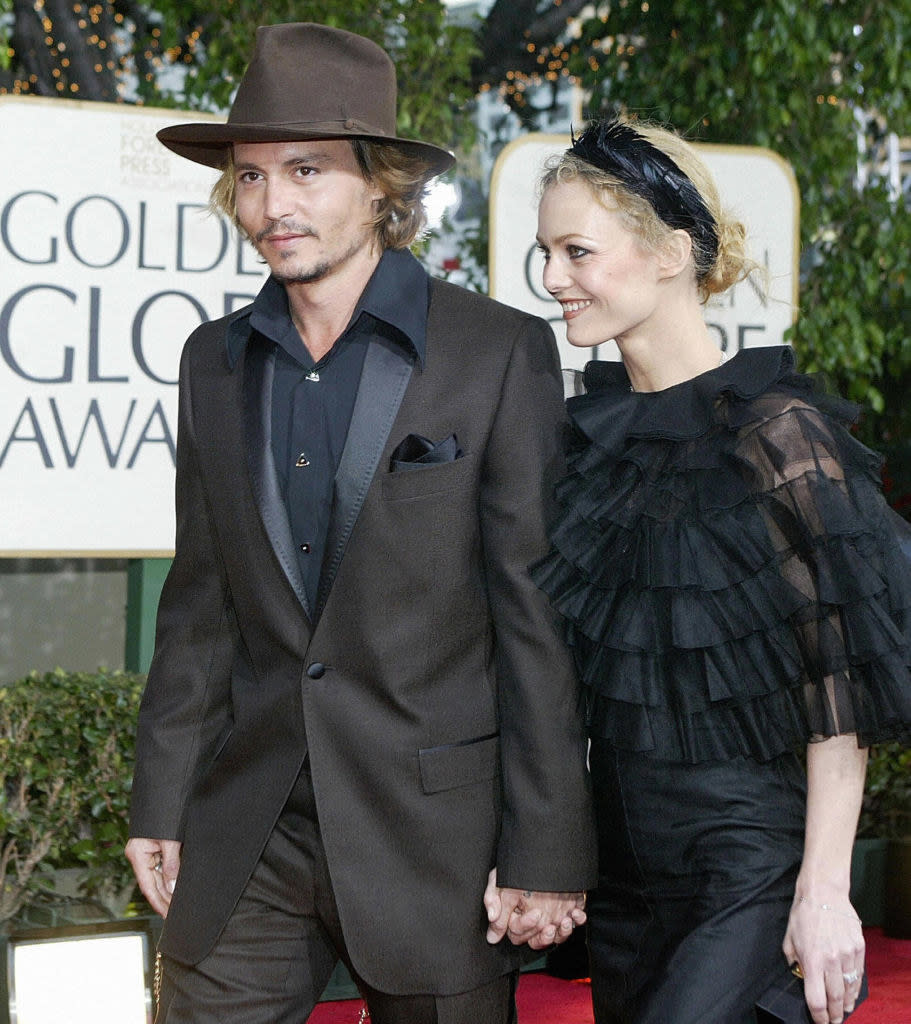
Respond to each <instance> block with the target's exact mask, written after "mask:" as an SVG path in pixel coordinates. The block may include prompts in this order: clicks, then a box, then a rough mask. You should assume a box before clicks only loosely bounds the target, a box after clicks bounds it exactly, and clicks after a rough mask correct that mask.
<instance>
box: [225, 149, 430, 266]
mask: <svg viewBox="0 0 911 1024" xmlns="http://www.w3.org/2000/svg"><path fill="white" fill-rule="evenodd" d="M351 146H352V149H353V150H354V155H355V157H356V159H357V163H358V167H359V168H360V171H361V174H363V176H364V180H365V181H367V182H370V183H371V184H373V185H377V186H378V187H379V188H380V190H381V191H382V192H383V193H384V196H383V198H382V199H381V200H379V202H378V203H377V204H376V210H375V212H374V216H373V220H372V222H371V223H372V226H373V228H374V230H375V231H376V234H377V239H378V240H379V242H380V244H381V245H382V247H383V248H384V249H405V248H407V247H408V246H409V245H411V243H412V242H414V240H415V239H416V238H417V237H418V236H419V235H420V234H421V232H422V231H423V230H424V227H425V226H426V223H427V214H426V212H425V210H424V199H425V198H426V196H427V185H428V182H429V181H430V179H431V178H432V177H433V175H434V173H435V172H434V170H433V168H432V167H431V165H430V163H429V162H428V161H427V160H426V158H424V157H422V156H421V155H420V153H419V151H418V150H417V149H414V150H412V149H410V148H409V147H408V145H407V144H402V143H383V142H373V141H368V140H367V139H352V140H351ZM209 206H210V208H211V209H212V210H213V211H214V212H216V213H220V214H224V215H225V216H226V217H228V219H229V220H231V221H232V222H233V224H234V225H235V227H236V228H237V229H238V231H240V232H241V234H244V230H243V228H242V226H241V225H240V223H239V221H238V219H237V194H236V185H235V169H234V158H233V155H232V154H231V153H230V151H229V154H228V161H227V163H226V165H225V167H224V169H223V170H222V173H221V176H220V177H219V179H218V181H216V182H215V185H214V186H213V187H212V192H211V194H210V196H209Z"/></svg>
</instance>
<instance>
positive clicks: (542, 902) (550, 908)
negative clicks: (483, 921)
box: [484, 868, 586, 949]
mask: <svg viewBox="0 0 911 1024" xmlns="http://www.w3.org/2000/svg"><path fill="white" fill-rule="evenodd" d="M484 907H485V908H486V910H487V920H488V921H489V922H490V926H489V927H488V929H487V941H488V942H489V943H491V944H495V943H497V942H499V941H500V940H501V939H502V938H503V936H504V935H508V936H509V941H510V942H512V943H513V945H516V946H519V945H521V944H522V943H525V942H527V943H528V945H529V946H530V947H531V948H532V949H546V948H547V947H548V946H553V945H558V944H559V943H561V942H565V941H566V940H567V939H568V938H569V937H570V935H572V933H573V928H575V927H576V925H580V924H585V917H586V915H585V893H584V892H531V891H529V890H528V889H526V890H522V889H501V888H500V887H499V886H498V885H497V869H496V868H494V869H493V870H492V871H491V872H490V875H489V876H488V879H487V888H486V890H485V891H484Z"/></svg>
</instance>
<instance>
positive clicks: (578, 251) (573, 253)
mask: <svg viewBox="0 0 911 1024" xmlns="http://www.w3.org/2000/svg"><path fill="white" fill-rule="evenodd" d="M566 252H567V253H568V255H569V258H570V259H571V260H577V259H579V257H580V256H587V255H588V249H583V248H582V246H581V245H568V246H567V247H566Z"/></svg>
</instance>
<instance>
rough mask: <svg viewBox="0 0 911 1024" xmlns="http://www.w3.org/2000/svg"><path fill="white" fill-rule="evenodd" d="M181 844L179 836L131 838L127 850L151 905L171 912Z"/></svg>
mask: <svg viewBox="0 0 911 1024" xmlns="http://www.w3.org/2000/svg"><path fill="white" fill-rule="evenodd" d="M180 847H181V844H180V843H179V842H178V841H177V840H176V839H131V840H130V841H129V842H128V843H127V845H126V850H125V853H126V855H127V860H128V861H129V862H130V864H131V865H132V866H133V874H134V875H135V876H136V881H137V882H138V883H139V888H140V889H141V890H142V895H143V896H145V898H146V899H147V900H148V901H149V904H150V905H151V907H152V909H153V910H154V911H155V912H156V913H157V914H161V916H162V917H167V916H168V907H169V906H170V905H171V894H172V893H173V892H174V886H175V884H176V883H177V872H178V871H179V870H180Z"/></svg>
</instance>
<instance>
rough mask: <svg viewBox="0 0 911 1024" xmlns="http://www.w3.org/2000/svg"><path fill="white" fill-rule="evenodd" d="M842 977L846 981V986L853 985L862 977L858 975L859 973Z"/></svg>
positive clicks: (849, 973)
mask: <svg viewBox="0 0 911 1024" xmlns="http://www.w3.org/2000/svg"><path fill="white" fill-rule="evenodd" d="M842 977H843V978H844V979H845V984H846V985H853V984H854V983H855V982H856V981H857V979H858V978H859V977H860V975H859V974H858V973H857V971H849V972H848V973H847V974H843V975H842Z"/></svg>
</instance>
